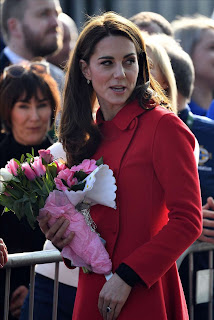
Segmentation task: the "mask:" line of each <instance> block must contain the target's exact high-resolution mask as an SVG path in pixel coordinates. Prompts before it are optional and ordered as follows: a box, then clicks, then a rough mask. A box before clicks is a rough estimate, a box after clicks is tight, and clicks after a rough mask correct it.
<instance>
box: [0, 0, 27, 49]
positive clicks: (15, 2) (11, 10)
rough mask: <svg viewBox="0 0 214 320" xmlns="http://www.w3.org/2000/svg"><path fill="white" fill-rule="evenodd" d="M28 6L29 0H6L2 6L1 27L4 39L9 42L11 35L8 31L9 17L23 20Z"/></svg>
mask: <svg viewBox="0 0 214 320" xmlns="http://www.w3.org/2000/svg"><path fill="white" fill-rule="evenodd" d="M26 7H27V0H4V1H3V3H2V8H1V19H0V20H1V29H2V35H3V38H4V41H5V42H6V43H7V42H8V40H9V38H10V35H9V31H8V24H7V22H8V19H10V18H16V19H18V20H22V19H23V17H24V13H25V9H26Z"/></svg>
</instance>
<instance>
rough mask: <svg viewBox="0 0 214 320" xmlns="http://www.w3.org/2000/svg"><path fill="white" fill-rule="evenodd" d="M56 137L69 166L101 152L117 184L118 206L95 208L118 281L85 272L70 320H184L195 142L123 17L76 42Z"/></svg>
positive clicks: (56, 234) (196, 227)
mask: <svg viewBox="0 0 214 320" xmlns="http://www.w3.org/2000/svg"><path fill="white" fill-rule="evenodd" d="M96 98H97V100H98V102H99V106H100V108H99V109H98V111H97V115H96V122H95V121H94V120H93V116H92V113H93V107H94V102H95V99H96ZM172 107H173V106H172ZM59 140H60V142H62V145H63V147H64V150H66V156H67V160H68V165H69V166H71V165H75V164H77V163H79V162H81V161H82V160H83V159H84V158H94V159H96V160H97V159H99V158H100V157H101V156H102V157H103V161H104V163H106V164H108V165H109V167H110V168H111V169H112V170H113V173H114V176H115V177H116V184H117V196H116V203H117V208H116V210H114V209H112V208H108V207H105V206H102V205H94V206H92V207H91V217H92V219H93V220H94V222H95V224H96V226H97V232H99V234H100V235H101V237H102V238H103V239H105V241H106V250H107V251H108V253H109V255H110V258H111V260H112V264H113V268H112V273H113V275H112V276H111V275H104V274H96V273H90V274H85V273H83V272H82V270H80V275H79V282H78V288H77V295H76V300H75V306H74V313H73V317H72V319H73V320H85V319H93V320H95V319H96V320H101V319H105V320H115V319H118V320H130V319H134V320H142V319H143V320H153V319H154V320H156V319H158V320H175V319H176V320H187V319H188V312H187V308H186V303H185V298H184V294H183V291H182V287H181V283H180V279H179V275H178V271H177V267H176V260H177V258H178V257H179V256H180V254H181V253H182V252H183V251H184V250H185V249H186V248H187V247H188V246H190V245H191V243H192V242H193V241H194V240H196V239H197V237H198V236H199V235H200V233H201V220H202V219H201V200H200V189H199V179H198V173H197V166H196V161H195V157H194V153H193V151H194V147H195V139H194V136H193V135H192V133H191V132H190V130H189V129H188V128H187V127H186V126H185V124H184V123H183V122H182V121H181V120H180V119H179V118H178V117H177V116H176V115H175V113H174V112H173V109H172V108H171V110H170V105H169V104H168V100H167V98H166V97H165V96H164V94H163V92H162V91H161V90H160V87H159V86H157V85H156V83H155V82H154V80H153V77H152V75H151V74H150V71H149V66H148V60H147V53H146V47H145V43H144V39H143V37H142V34H141V32H140V30H139V29H138V28H137V27H136V26H135V25H134V24H133V23H132V22H130V21H129V20H127V19H125V18H123V17H121V16H120V15H118V14H115V13H112V12H106V13H104V14H103V15H101V16H95V17H92V18H91V19H90V20H89V21H88V22H87V23H86V25H85V27H84V28H83V30H82V32H81V34H80V36H79V38H78V40H77V43H76V46H75V48H74V51H73V55H72V56H71V57H70V60H69V63H68V71H67V81H66V87H65V91H64V103H63V108H62V115H61V123H60V129H59ZM48 219H49V217H46V218H44V219H41V220H40V222H39V223H40V227H41V229H42V230H43V232H44V233H45V235H46V237H47V238H48V239H50V240H52V242H53V244H54V245H55V246H57V247H59V248H63V247H64V246H65V245H66V244H67V243H69V242H70V241H72V240H73V238H75V233H72V232H70V233H69V235H68V237H67V238H64V232H63V231H64V229H65V226H66V225H65V224H64V223H67V221H66V219H65V220H64V223H63V224H62V221H57V222H56V223H55V224H54V225H53V226H52V227H49V226H48ZM71 227H72V225H71V226H70V229H71ZM71 230H72V229H71ZM65 263H66V265H67V266H68V267H71V261H69V260H66V259H65Z"/></svg>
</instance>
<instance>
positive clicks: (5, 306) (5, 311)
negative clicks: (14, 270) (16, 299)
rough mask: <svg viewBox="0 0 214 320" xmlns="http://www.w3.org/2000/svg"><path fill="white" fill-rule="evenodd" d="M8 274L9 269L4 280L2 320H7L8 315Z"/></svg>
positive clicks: (9, 272)
mask: <svg viewBox="0 0 214 320" xmlns="http://www.w3.org/2000/svg"><path fill="white" fill-rule="evenodd" d="M10 274H11V269H7V270H6V278H5V299H4V320H8V315H9V296H10V295H9V292H10Z"/></svg>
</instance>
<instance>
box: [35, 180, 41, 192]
mask: <svg viewBox="0 0 214 320" xmlns="http://www.w3.org/2000/svg"><path fill="white" fill-rule="evenodd" d="M34 181H35V182H36V185H37V186H38V187H39V189H40V190H42V186H41V185H40V183H39V182H38V181H37V180H36V179H35V180H34Z"/></svg>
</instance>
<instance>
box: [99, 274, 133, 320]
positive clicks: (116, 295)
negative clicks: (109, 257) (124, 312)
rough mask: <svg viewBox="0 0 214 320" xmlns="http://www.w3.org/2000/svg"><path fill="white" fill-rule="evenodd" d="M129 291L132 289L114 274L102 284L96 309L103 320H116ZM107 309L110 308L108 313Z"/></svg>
mask: <svg viewBox="0 0 214 320" xmlns="http://www.w3.org/2000/svg"><path fill="white" fill-rule="evenodd" d="M131 289H132V287H130V286H129V285H128V284H127V283H126V282H125V281H123V280H122V279H121V278H120V277H119V276H118V275H117V274H116V273H115V274H114V275H113V276H112V277H111V279H110V280H108V281H107V282H106V283H105V284H104V286H103V288H102V290H101V291H100V295H99V301H98V308H99V311H100V313H101V315H102V317H103V319H104V320H115V319H117V317H118V316H119V314H120V311H121V309H122V307H123V305H124V303H125V302H126V300H127V298H128V296H129V294H130V292H131ZM107 307H109V308H110V311H109V312H107Z"/></svg>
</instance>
